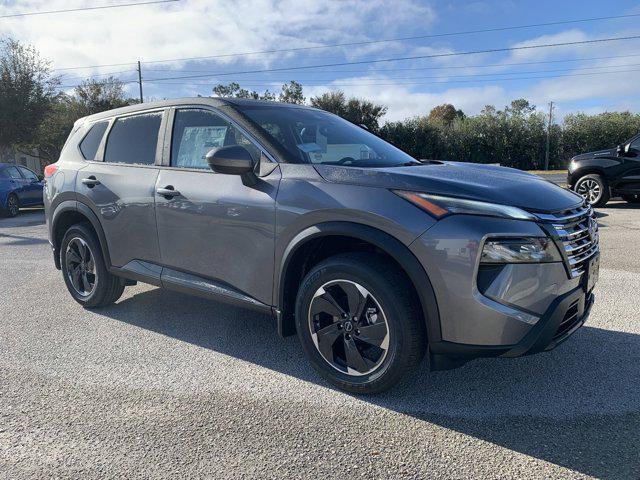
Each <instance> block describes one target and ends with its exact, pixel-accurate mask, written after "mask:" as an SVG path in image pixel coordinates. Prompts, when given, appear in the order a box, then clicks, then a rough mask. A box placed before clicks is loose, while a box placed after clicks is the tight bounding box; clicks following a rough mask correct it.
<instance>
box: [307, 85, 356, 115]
mask: <svg viewBox="0 0 640 480" xmlns="http://www.w3.org/2000/svg"><path fill="white" fill-rule="evenodd" d="M309 101H310V102H311V106H313V107H316V108H320V109H322V110H325V111H327V112H331V113H334V114H336V115H341V116H342V115H344V113H345V108H346V103H347V99H346V98H345V96H344V92H342V91H341V90H334V91H331V92H326V93H323V94H322V95H318V96H317V97H311V98H310V99H309Z"/></svg>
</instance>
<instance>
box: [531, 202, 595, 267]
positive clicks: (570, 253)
mask: <svg viewBox="0 0 640 480" xmlns="http://www.w3.org/2000/svg"><path fill="white" fill-rule="evenodd" d="M536 215H537V217H538V218H539V219H540V220H541V221H542V222H543V223H545V224H547V225H548V226H549V227H551V228H552V229H553V230H554V231H555V232H556V234H557V235H558V237H559V239H560V241H561V242H562V244H563V245H564V252H565V255H566V258H567V266H568V269H569V271H570V272H571V276H572V277H573V278H575V277H579V276H580V275H582V273H583V272H584V270H585V265H586V263H587V262H588V261H589V259H590V258H591V257H593V256H594V255H595V254H597V253H598V251H599V250H600V246H599V235H598V222H597V220H596V216H595V212H594V210H593V208H592V207H591V206H590V205H589V204H587V203H586V202H585V203H583V204H582V205H579V206H577V207H575V208H572V209H569V210H562V211H559V212H555V213H549V214H546V213H545V214H542V213H537V214H536ZM591 222H593V227H592V229H591V230H590V228H589V225H590V223H591Z"/></svg>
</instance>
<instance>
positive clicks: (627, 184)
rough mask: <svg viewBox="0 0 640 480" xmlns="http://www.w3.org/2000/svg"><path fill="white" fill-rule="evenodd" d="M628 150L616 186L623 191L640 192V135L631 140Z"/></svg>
mask: <svg viewBox="0 0 640 480" xmlns="http://www.w3.org/2000/svg"><path fill="white" fill-rule="evenodd" d="M626 150H627V151H626V153H625V154H624V158H623V164H622V166H623V169H622V175H621V177H620V179H619V180H618V183H617V185H616V186H615V187H616V190H617V191H619V192H622V193H630V194H640V135H638V136H636V137H635V138H633V139H632V140H631V141H630V142H629V146H628V147H627V149H626Z"/></svg>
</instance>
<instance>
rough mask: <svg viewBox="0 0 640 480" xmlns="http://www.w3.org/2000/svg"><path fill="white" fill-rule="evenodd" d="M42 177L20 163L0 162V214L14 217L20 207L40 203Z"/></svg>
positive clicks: (42, 185)
mask: <svg viewBox="0 0 640 480" xmlns="http://www.w3.org/2000/svg"><path fill="white" fill-rule="evenodd" d="M43 187H44V184H43V182H42V177H41V176H38V175H37V174H36V173H35V172H33V171H31V170H29V169H28V168H26V167H23V166H21V165H11V164H10V163H0V214H3V215H6V216H9V217H15V216H16V215H17V214H18V211H19V210H20V207H30V206H34V205H42V202H43V200H42V191H43Z"/></svg>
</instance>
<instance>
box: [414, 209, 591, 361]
mask: <svg viewBox="0 0 640 480" xmlns="http://www.w3.org/2000/svg"><path fill="white" fill-rule="evenodd" d="M503 236H517V237H530V236H547V233H546V231H545V230H543V229H542V228H541V226H540V225H538V224H537V223H535V222H527V221H516V220H506V219H497V218H488V217H484V218H483V217H472V216H464V215H453V216H451V217H448V218H445V219H443V220H441V221H439V222H438V223H437V224H436V225H434V226H433V227H432V228H430V229H428V230H427V231H426V232H424V233H423V234H422V235H421V236H420V237H418V239H416V240H415V241H414V242H413V243H412V244H411V246H410V248H411V250H412V252H413V253H414V255H415V256H416V257H417V258H418V260H419V261H420V262H421V263H422V265H423V267H424V269H425V271H426V272H427V275H428V276H429V278H430V280H431V283H432V285H433V289H434V293H435V297H436V300H437V306H438V313H439V322H431V323H429V321H428V322H427V324H428V335H429V349H430V354H431V356H432V360H433V362H432V368H433V369H443V368H453V367H455V366H458V365H459V364H461V363H464V362H465V361H467V360H470V359H472V358H477V357H498V356H504V357H517V356H522V355H528V354H532V353H536V352H540V351H544V350H550V349H552V348H554V347H555V346H556V345H558V344H560V343H561V342H563V341H564V340H565V339H566V338H568V337H569V336H570V335H571V334H572V333H574V332H575V331H576V330H577V329H578V328H580V326H582V324H583V323H584V322H585V320H586V319H587V317H588V314H589V311H590V308H591V305H592V303H593V295H592V293H591V292H589V293H586V289H585V283H586V282H585V281H584V278H583V277H584V275H580V276H570V275H569V274H568V272H567V268H566V265H565V263H564V262H552V263H540V264H537V263H536V264H506V267H505V268H502V269H500V271H499V273H498V274H496V275H489V277H487V276H484V277H483V278H482V279H480V273H481V265H480V261H479V256H480V254H481V252H482V248H483V245H484V242H485V241H486V239H487V238H491V237H503ZM485 273H486V271H485ZM487 278H488V280H487Z"/></svg>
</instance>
